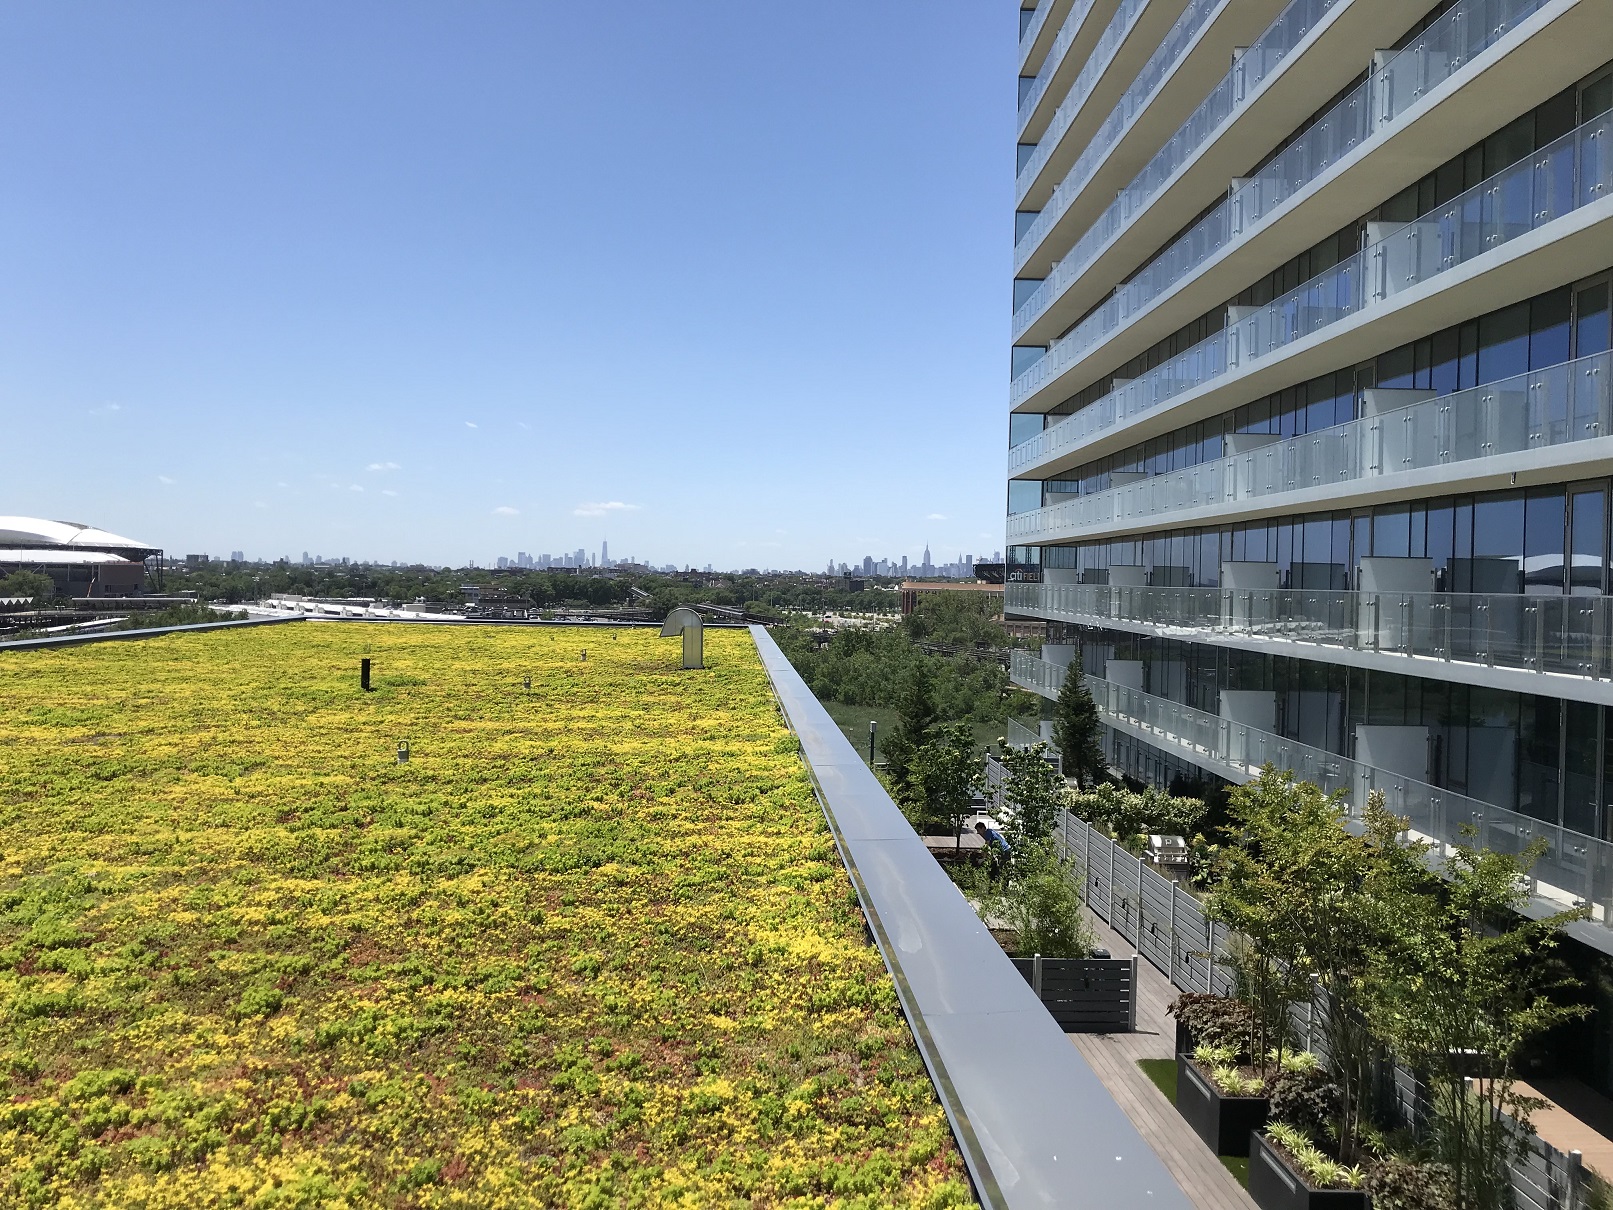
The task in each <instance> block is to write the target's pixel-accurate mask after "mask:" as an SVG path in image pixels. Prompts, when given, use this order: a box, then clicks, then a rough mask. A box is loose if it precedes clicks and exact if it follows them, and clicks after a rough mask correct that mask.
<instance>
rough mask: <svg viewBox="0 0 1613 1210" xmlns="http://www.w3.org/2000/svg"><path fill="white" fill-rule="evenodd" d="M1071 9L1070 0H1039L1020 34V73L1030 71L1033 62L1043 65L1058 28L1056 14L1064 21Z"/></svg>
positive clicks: (1038, 65)
mask: <svg viewBox="0 0 1613 1210" xmlns="http://www.w3.org/2000/svg"><path fill="white" fill-rule="evenodd" d="M1069 10H1070V0H1039V2H1038V4H1037V5H1036V8H1035V10H1034V11H1033V12H1032V14H1031V18H1030V22H1029V24H1027V25H1026V26H1025V28H1024V29H1023V30H1022V31H1021V32H1020V35H1019V74H1020V75H1022V76H1023V75H1024V74H1025V73H1026V72H1027V71H1029V70H1030V69H1031V67H1032V65H1033V64H1034V65H1035V66H1037V67H1040V66H1041V64H1042V62H1043V61H1044V60H1045V59H1046V57H1047V52H1048V47H1049V45H1050V44H1051V42H1052V35H1053V32H1054V31H1055V30H1056V29H1057V28H1058V26H1057V25H1056V24H1055V23H1054V14H1055V13H1057V20H1058V21H1062V20H1063V19H1064V14H1065V13H1067V12H1069Z"/></svg>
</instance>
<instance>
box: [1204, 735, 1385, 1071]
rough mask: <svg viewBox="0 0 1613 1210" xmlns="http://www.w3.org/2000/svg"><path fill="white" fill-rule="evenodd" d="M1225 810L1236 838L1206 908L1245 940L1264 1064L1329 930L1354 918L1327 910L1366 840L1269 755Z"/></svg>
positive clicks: (1280, 1041)
mask: <svg viewBox="0 0 1613 1210" xmlns="http://www.w3.org/2000/svg"><path fill="white" fill-rule="evenodd" d="M1231 813H1232V818H1233V821H1234V837H1235V840H1236V841H1237V843H1236V844H1233V845H1229V846H1228V847H1227V848H1226V849H1225V850H1224V851H1223V853H1222V860H1221V863H1220V868H1219V870H1218V871H1217V872H1218V874H1219V881H1218V882H1217V883H1216V886H1215V889H1214V890H1213V891H1212V892H1211V894H1210V897H1209V901H1208V909H1209V914H1210V915H1211V916H1212V917H1213V918H1215V919H1217V920H1221V921H1224V922H1225V923H1226V924H1228V925H1230V926H1231V927H1232V928H1234V929H1236V930H1237V931H1238V932H1240V933H1242V934H1243V936H1244V937H1246V938H1247V939H1248V941H1249V945H1250V949H1249V951H1248V952H1247V954H1245V955H1244V956H1243V959H1242V961H1241V963H1240V969H1241V971H1242V974H1243V976H1244V978H1245V979H1246V981H1247V985H1248V994H1249V996H1250V998H1251V1000H1252V1004H1253V1008H1254V1010H1255V1012H1254V1030H1253V1035H1252V1037H1251V1039H1250V1046H1249V1050H1250V1058H1251V1059H1252V1060H1253V1061H1254V1063H1255V1065H1256V1066H1257V1067H1260V1068H1261V1069H1262V1070H1265V1067H1266V1063H1267V1058H1268V1055H1270V1054H1272V1053H1273V1052H1274V1053H1275V1055H1276V1058H1277V1060H1278V1064H1279V1066H1280V1065H1281V1058H1282V1052H1283V1050H1284V1048H1285V1046H1286V1044H1287V1028H1286V1026H1287V1016H1288V1009H1289V1006H1290V1005H1292V1004H1295V1003H1298V1002H1300V1001H1302V1000H1306V999H1308V998H1309V996H1310V995H1311V991H1312V988H1311V976H1312V974H1313V973H1316V974H1320V971H1319V969H1318V966H1319V963H1318V960H1319V958H1320V954H1319V952H1318V951H1319V950H1320V949H1321V948H1323V947H1326V946H1327V945H1330V944H1331V943H1332V939H1331V938H1330V937H1329V936H1328V933H1329V930H1331V929H1334V928H1339V929H1342V930H1344V931H1346V932H1351V931H1352V930H1353V928H1354V925H1353V923H1352V922H1350V921H1348V920H1344V919H1340V920H1337V921H1335V920H1334V919H1332V914H1333V913H1336V912H1340V911H1342V909H1343V907H1344V905H1343V904H1342V903H1341V902H1340V899H1341V897H1340V896H1339V894H1338V893H1337V892H1338V890H1339V888H1340V886H1343V885H1347V884H1351V883H1352V882H1358V881H1359V878H1358V877H1353V876H1352V875H1351V874H1350V873H1348V872H1347V871H1346V870H1344V869H1342V868H1341V867H1343V866H1346V865H1348V863H1349V860H1350V858H1351V857H1352V856H1359V857H1360V858H1362V859H1364V858H1365V856H1366V850H1365V848H1364V846H1361V845H1359V843H1358V842H1355V841H1354V838H1353V837H1350V836H1349V835H1348V833H1346V832H1344V830H1343V828H1342V826H1341V825H1340V820H1341V819H1342V815H1343V810H1342V807H1341V806H1340V804H1339V800H1338V798H1337V797H1336V796H1329V795H1327V794H1324V793H1323V792H1322V791H1321V790H1320V789H1318V788H1317V787H1316V786H1313V785H1311V784H1310V783H1309V782H1302V781H1296V780H1295V779H1294V775H1293V774H1292V773H1290V772H1286V771H1279V770H1277V769H1274V768H1273V767H1272V766H1270V765H1267V766H1266V767H1265V768H1264V769H1262V770H1261V771H1260V776H1259V778H1257V779H1256V780H1255V781H1253V782H1250V783H1249V784H1248V785H1245V786H1240V787H1238V788H1237V789H1236V790H1234V791H1233V792H1232V796H1231ZM1341 841H1349V842H1350V844H1348V845H1347V844H1343V843H1340V842H1341ZM1351 845H1353V846H1354V847H1353V850H1352V849H1351V847H1350V846H1351ZM1330 960H1331V959H1330Z"/></svg>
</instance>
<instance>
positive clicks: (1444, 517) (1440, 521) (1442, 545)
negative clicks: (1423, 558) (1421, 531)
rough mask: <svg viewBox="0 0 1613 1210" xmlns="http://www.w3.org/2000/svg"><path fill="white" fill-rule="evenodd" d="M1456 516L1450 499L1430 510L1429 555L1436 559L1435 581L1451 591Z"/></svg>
mask: <svg viewBox="0 0 1613 1210" xmlns="http://www.w3.org/2000/svg"><path fill="white" fill-rule="evenodd" d="M1453 523H1454V517H1453V513H1452V510H1451V505H1450V502H1449V501H1442V502H1440V503H1438V504H1436V505H1434V506H1432V507H1430V508H1429V510H1428V557H1429V558H1430V559H1432V560H1433V561H1434V573H1435V577H1436V578H1435V583H1438V584H1441V585H1442V586H1443V587H1444V588H1445V589H1446V591H1449V590H1450V588H1451V584H1450V582H1449V579H1450V564H1451V556H1452V555H1453V554H1455V545H1454V541H1453V539H1454V533H1453V530H1452V525H1453Z"/></svg>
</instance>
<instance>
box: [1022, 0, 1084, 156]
mask: <svg viewBox="0 0 1613 1210" xmlns="http://www.w3.org/2000/svg"><path fill="white" fill-rule="evenodd" d="M1094 3H1096V0H1076V3H1075V6H1074V7H1073V8H1071V9H1070V11H1069V13H1068V14H1067V15H1066V16H1065V18H1064V24H1063V25H1061V26H1059V33H1058V37H1056V38H1054V39H1053V45H1052V46H1050V47H1048V48H1047V58H1046V59H1044V60H1042V69H1041V70H1040V71H1038V72H1037V73H1036V80H1035V82H1034V83H1032V84H1031V86H1030V88H1029V89H1028V90H1027V91H1026V93H1025V96H1024V98H1023V99H1022V100H1021V101H1020V103H1019V129H1020V130H1024V129H1025V123H1026V122H1028V121H1029V120H1030V116H1031V114H1033V113H1035V112H1036V107H1037V106H1038V105H1040V104H1041V102H1042V97H1043V95H1044V94H1045V93H1046V92H1047V87H1048V85H1049V84H1051V83H1052V82H1053V76H1054V73H1056V72H1057V71H1058V69H1059V64H1061V63H1062V62H1064V56H1065V55H1067V54H1069V53H1070V46H1071V44H1072V43H1074V42H1075V35H1076V34H1078V33H1080V32H1081V27H1082V26H1083V25H1085V24H1086V20H1087V16H1088V15H1089V14H1090V13H1091V12H1092V6H1093V4H1094ZM1055 120H1057V119H1055Z"/></svg>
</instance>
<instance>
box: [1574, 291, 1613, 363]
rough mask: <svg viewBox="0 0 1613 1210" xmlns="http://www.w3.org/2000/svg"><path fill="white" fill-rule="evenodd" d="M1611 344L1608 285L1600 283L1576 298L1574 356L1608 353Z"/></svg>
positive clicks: (1580, 292)
mask: <svg viewBox="0 0 1613 1210" xmlns="http://www.w3.org/2000/svg"><path fill="white" fill-rule="evenodd" d="M1609 343H1610V342H1609V331H1608V283H1607V282H1598V283H1597V284H1596V285H1594V286H1587V287H1585V289H1583V290H1581V291H1579V293H1578V294H1576V295H1575V296H1574V356H1575V357H1589V356H1590V355H1591V354H1593V353H1603V352H1606V351H1607V348H1608V345H1609Z"/></svg>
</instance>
